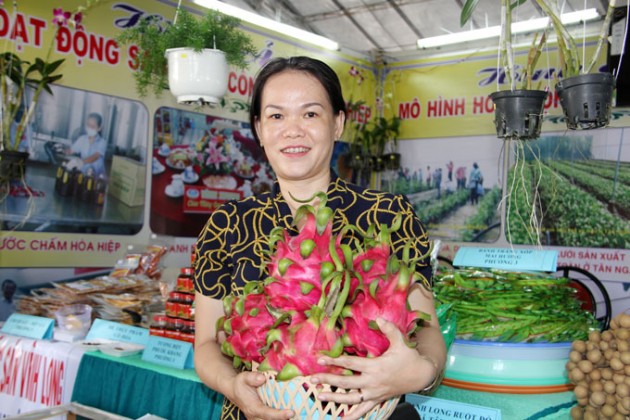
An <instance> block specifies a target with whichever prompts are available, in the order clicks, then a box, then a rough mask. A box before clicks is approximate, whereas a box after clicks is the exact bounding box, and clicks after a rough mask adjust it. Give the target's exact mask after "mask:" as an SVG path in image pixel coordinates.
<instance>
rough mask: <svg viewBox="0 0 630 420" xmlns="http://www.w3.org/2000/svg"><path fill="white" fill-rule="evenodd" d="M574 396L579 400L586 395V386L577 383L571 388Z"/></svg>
mask: <svg viewBox="0 0 630 420" xmlns="http://www.w3.org/2000/svg"><path fill="white" fill-rule="evenodd" d="M573 393H574V394H575V397H576V398H577V399H578V400H579V399H582V398H586V397H588V388H587V387H585V386H584V385H578V386H576V387H575V388H574V389H573Z"/></svg>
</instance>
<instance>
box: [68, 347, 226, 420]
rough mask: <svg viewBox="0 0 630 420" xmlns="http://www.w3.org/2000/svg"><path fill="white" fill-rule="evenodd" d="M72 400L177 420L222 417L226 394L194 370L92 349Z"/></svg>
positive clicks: (127, 413) (122, 412)
mask: <svg viewBox="0 0 630 420" xmlns="http://www.w3.org/2000/svg"><path fill="white" fill-rule="evenodd" d="M72 401H74V402H78V403H80V404H85V405H88V406H90V407H95V408H99V409H101V410H105V411H108V412H111V413H116V414H119V415H122V416H125V417H130V418H139V417H141V416H143V415H145V414H147V413H151V414H154V415H156V416H159V417H163V418H167V419H177V420H187V419H190V420H197V419H208V420H210V419H217V420H218V419H220V417H221V406H222V404H223V396H222V395H221V394H218V393H216V392H214V391H213V390H211V389H210V388H208V387H206V386H205V385H204V384H203V383H201V380H200V379H199V377H198V376H197V374H196V373H195V371H194V370H192V369H186V370H178V369H171V368H166V367H161V366H158V365H155V364H153V363H148V362H145V361H143V360H141V358H140V355H138V356H130V357H120V358H119V357H111V356H107V355H104V354H102V353H98V352H90V353H86V354H85V356H84V357H83V360H82V361H81V366H80V367H79V372H78V374H77V378H76V382H75V387H74V393H73V395H72Z"/></svg>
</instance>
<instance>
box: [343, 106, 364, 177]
mask: <svg viewBox="0 0 630 420" xmlns="http://www.w3.org/2000/svg"><path fill="white" fill-rule="evenodd" d="M364 104H365V101H363V100H360V101H353V100H352V99H350V100H349V101H348V103H347V105H346V121H347V123H346V129H345V130H344V137H345V139H346V141H347V142H348V143H349V144H350V151H349V153H348V155H347V162H348V167H350V168H351V169H356V170H361V169H364V168H365V167H366V166H367V164H366V160H367V159H366V156H367V153H368V152H367V149H365V148H364V140H365V139H364V136H363V132H364V130H365V122H359V121H353V120H351V119H350V116H351V115H356V114H357V113H359V112H361V107H362V106H363V105H364Z"/></svg>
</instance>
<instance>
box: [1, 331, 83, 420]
mask: <svg viewBox="0 0 630 420" xmlns="http://www.w3.org/2000/svg"><path fill="white" fill-rule="evenodd" d="M83 353H84V351H83V349H81V347H79V346H76V345H72V344H69V343H60V342H51V341H40V340H30V339H26V338H21V337H13V336H11V335H2V334H0V418H6V417H13V416H15V415H18V414H20V413H27V412H31V411H34V410H41V409H44V408H46V407H54V406H58V405H63V404H68V403H70V401H71V398H72V391H73V389H74V381H75V379H76V376H77V371H78V369H79V364H80V362H81V357H82V356H83ZM51 418H52V419H53V420H56V419H65V418H66V416H57V417H51Z"/></svg>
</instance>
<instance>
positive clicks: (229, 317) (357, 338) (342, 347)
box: [217, 193, 430, 420]
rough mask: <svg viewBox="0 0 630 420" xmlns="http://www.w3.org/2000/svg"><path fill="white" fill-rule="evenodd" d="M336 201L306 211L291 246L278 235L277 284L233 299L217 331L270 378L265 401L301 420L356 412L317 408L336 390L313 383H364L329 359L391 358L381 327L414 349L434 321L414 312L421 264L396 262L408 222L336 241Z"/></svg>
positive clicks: (273, 260)
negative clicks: (395, 244) (396, 246)
mask: <svg viewBox="0 0 630 420" xmlns="http://www.w3.org/2000/svg"><path fill="white" fill-rule="evenodd" d="M326 198H327V197H326V195H325V194H323V193H322V194H318V195H317V198H316V201H317V203H318V204H317V205H316V206H309V205H303V206H301V207H300V208H299V209H298V210H297V212H296V215H295V218H294V221H295V223H296V226H301V228H300V231H299V234H297V235H295V236H291V235H289V233H288V232H287V231H286V230H285V229H283V228H276V229H275V230H273V231H272V232H271V234H270V237H269V243H268V249H269V258H268V263H267V274H268V277H267V278H266V279H265V280H264V281H261V282H250V283H248V284H247V285H246V286H245V287H244V288H243V290H242V293H240V294H238V295H230V296H228V297H226V298H225V299H224V310H225V316H224V317H223V318H221V319H220V320H219V324H218V327H219V328H218V329H217V330H218V331H223V332H224V333H225V336H226V339H225V341H224V342H223V343H222V347H221V349H222V351H223V353H224V354H226V355H228V356H230V357H232V358H233V360H234V366H235V367H245V368H246V369H252V368H256V369H257V370H258V371H260V372H263V373H264V374H265V376H266V377H267V381H266V383H265V384H264V385H263V386H261V387H259V388H258V393H259V396H260V398H261V400H262V401H263V402H264V403H266V404H267V405H269V406H271V407H274V408H281V409H291V410H293V411H294V412H295V413H296V417H297V418H308V419H318V418H322V419H323V418H326V416H331V417H330V418H336V417H337V416H342V415H343V414H345V413H348V412H350V410H352V406H348V405H345V404H335V403H332V402H321V401H319V400H318V399H317V395H318V394H319V393H320V392H327V391H330V390H331V387H330V386H327V385H325V384H317V385H314V384H311V383H310V381H309V375H312V374H315V373H321V372H327V373H334V374H340V375H352V374H353V373H354V372H352V371H347V370H343V369H342V368H340V367H335V366H325V365H320V364H318V360H319V358H320V357H321V356H322V355H327V356H330V357H338V356H340V355H342V354H350V355H355V356H360V357H378V356H380V355H381V354H383V353H384V352H385V351H386V350H387V349H388V347H389V340H388V339H387V338H386V336H385V334H383V333H382V332H381V331H380V330H379V328H378V325H377V323H376V319H377V318H382V319H385V320H387V321H390V322H392V323H394V324H395V325H396V326H397V327H398V328H399V330H400V331H401V332H402V333H403V334H404V335H405V336H406V337H407V338H408V343H409V345H410V346H412V343H411V340H410V338H411V336H412V335H413V334H414V333H415V331H416V330H417V329H418V328H420V327H421V326H422V321H423V320H429V319H430V316H429V315H428V314H425V313H422V312H419V311H412V310H410V309H409V304H408V296H409V293H410V291H411V287H412V285H413V283H414V282H415V281H416V280H418V279H417V278H416V274H415V273H416V270H415V264H416V261H412V260H411V259H410V258H409V254H410V252H409V249H406V250H405V251H404V252H403V256H402V258H400V259H399V258H398V257H397V256H396V255H395V254H393V253H392V252H391V234H392V232H394V231H396V230H397V229H399V228H400V224H401V219H400V218H395V219H394V220H393V222H392V224H391V225H390V226H378V227H377V226H371V227H370V228H369V229H368V231H367V232H358V231H357V228H356V227H353V226H345V227H344V229H343V230H342V231H341V232H340V233H339V234H337V235H333V233H332V219H333V210H332V209H331V208H329V207H327V206H326ZM358 238H361V239H360V240H359V239H358ZM334 392H355V390H349V389H334ZM397 402H398V398H393V399H391V400H388V401H386V402H384V403H382V404H381V405H380V406H377V407H375V408H374V409H373V410H372V411H371V412H370V413H368V414H366V415H365V416H364V417H363V418H364V419H373V420H375V419H385V418H387V417H389V415H390V414H391V413H392V411H393V410H394V408H395V406H396V404H397Z"/></svg>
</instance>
